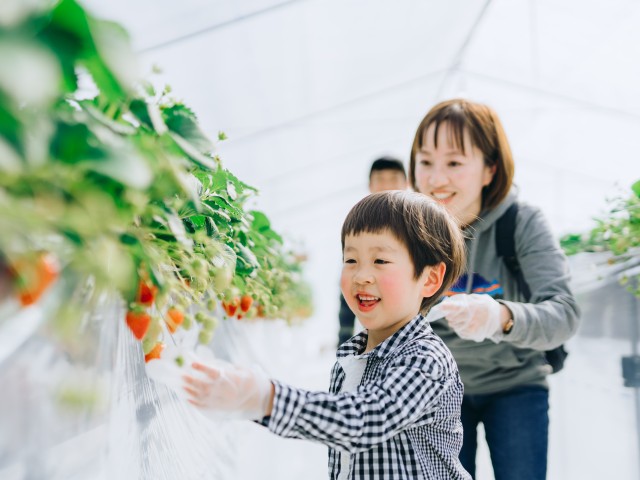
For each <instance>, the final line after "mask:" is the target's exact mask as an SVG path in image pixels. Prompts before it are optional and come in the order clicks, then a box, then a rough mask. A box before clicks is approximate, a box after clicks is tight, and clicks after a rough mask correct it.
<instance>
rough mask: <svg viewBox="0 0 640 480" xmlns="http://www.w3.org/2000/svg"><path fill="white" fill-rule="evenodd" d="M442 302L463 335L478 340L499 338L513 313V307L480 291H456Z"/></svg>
mask: <svg viewBox="0 0 640 480" xmlns="http://www.w3.org/2000/svg"><path fill="white" fill-rule="evenodd" d="M438 306H439V310H440V311H441V312H442V313H443V314H444V315H445V317H446V318H447V321H448V322H449V325H450V326H451V328H453V330H454V331H455V332H456V333H457V334H458V335H459V336H460V338H464V339H466V340H473V341H475V342H481V341H483V340H485V339H487V338H489V339H491V340H493V341H495V342H498V341H499V340H500V339H501V338H502V336H503V334H502V328H503V325H504V324H505V323H506V321H507V320H508V319H509V318H510V316H511V313H510V312H509V309H508V308H507V307H505V306H504V305H501V304H500V303H498V302H497V301H496V300H494V299H493V298H492V297H491V296H489V295H479V294H476V293H472V294H458V295H452V296H451V297H448V298H446V299H444V300H443V301H442V302H441V303H440V304H439V305H438Z"/></svg>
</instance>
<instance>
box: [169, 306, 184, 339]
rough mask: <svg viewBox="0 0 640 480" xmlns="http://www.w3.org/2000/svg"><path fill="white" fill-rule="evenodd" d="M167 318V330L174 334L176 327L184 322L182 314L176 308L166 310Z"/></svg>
mask: <svg viewBox="0 0 640 480" xmlns="http://www.w3.org/2000/svg"><path fill="white" fill-rule="evenodd" d="M167 317H169V319H168V320H167V328H168V329H169V331H170V332H171V333H175V331H176V330H177V329H178V327H179V326H180V325H182V322H184V313H182V311H180V310H178V309H177V308H176V307H171V308H170V309H169V310H167Z"/></svg>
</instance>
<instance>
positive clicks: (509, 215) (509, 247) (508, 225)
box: [496, 202, 568, 373]
mask: <svg viewBox="0 0 640 480" xmlns="http://www.w3.org/2000/svg"><path fill="white" fill-rule="evenodd" d="M517 215H518V204H517V203H516V202H514V203H512V204H511V205H510V206H509V208H508V209H507V211H506V212H504V213H503V214H502V216H501V217H500V218H499V219H498V220H497V221H496V252H497V254H498V257H502V261H503V262H504V264H505V266H506V267H507V269H508V270H509V271H510V272H511V273H512V274H513V276H514V277H516V283H517V284H518V289H519V290H520V292H521V293H522V295H524V298H525V299H526V300H527V301H529V299H530V298H531V289H530V288H529V284H528V283H527V281H526V280H525V279H524V275H523V273H522V269H521V268H520V262H519V261H518V255H516V239H515V233H516V216H517ZM544 353H545V356H546V359H547V362H549V365H551V368H552V370H553V373H556V372H558V371H560V370H562V367H563V366H564V361H565V359H566V358H567V355H568V353H567V351H566V350H565V349H564V346H563V345H560V346H559V347H556V348H554V349H553V350H547V351H546V352H544Z"/></svg>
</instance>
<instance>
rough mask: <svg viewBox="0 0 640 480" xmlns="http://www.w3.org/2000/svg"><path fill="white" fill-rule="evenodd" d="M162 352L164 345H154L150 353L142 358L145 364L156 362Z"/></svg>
mask: <svg viewBox="0 0 640 480" xmlns="http://www.w3.org/2000/svg"><path fill="white" fill-rule="evenodd" d="M163 350H164V343H162V342H158V343H156V345H155V346H154V347H153V349H151V351H150V352H149V353H147V354H146V355H145V356H144V361H145V363H147V362H149V361H151V360H156V359H158V358H160V355H161V354H162V351H163Z"/></svg>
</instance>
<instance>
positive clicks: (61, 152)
mask: <svg viewBox="0 0 640 480" xmlns="http://www.w3.org/2000/svg"><path fill="white" fill-rule="evenodd" d="M21 8H22V9H23V10H24V11H23V12H22V13H23V14H22V15H15V16H14V17H13V18H12V19H11V21H7V22H4V23H2V24H1V25H0V52H2V54H3V62H7V63H8V62H10V61H11V59H12V58H15V59H18V58H19V59H20V62H16V63H15V64H16V68H11V69H3V70H2V72H1V74H0V231H2V235H1V236H0V265H2V266H3V267H2V269H0V270H1V271H2V272H4V273H3V275H4V276H8V277H10V278H11V279H12V283H13V289H14V291H15V295H16V296H19V297H20V298H21V299H22V300H21V301H22V302H23V304H25V305H28V304H31V303H33V302H36V301H37V300H38V298H39V297H40V296H41V294H42V292H43V291H45V290H46V289H47V288H48V287H49V286H50V285H51V283H52V282H54V281H55V280H56V279H60V280H62V283H63V285H64V287H65V290H64V291H65V295H66V296H67V297H68V298H67V300H68V301H65V302H61V303H63V304H64V307H65V315H66V314H68V313H69V312H71V311H72V310H71V309H70V308H69V307H70V305H71V304H72V302H73V301H76V302H78V304H79V307H80V310H82V309H91V308H93V307H94V306H95V305H96V303H97V302H98V301H99V300H100V298H101V296H102V294H103V293H104V292H105V291H113V290H115V291H116V292H118V293H119V295H120V297H121V298H122V300H123V302H124V303H125V305H126V307H127V310H128V313H127V314H126V318H125V319H123V321H125V322H126V323H127V325H128V326H129V328H130V329H131V331H132V333H133V334H134V336H135V337H136V338H137V339H144V340H145V341H146V344H147V345H148V346H152V345H156V343H157V341H159V339H160V337H161V336H162V331H163V326H165V325H166V328H167V329H168V330H169V331H170V332H175V331H176V329H178V328H189V327H191V326H192V324H193V322H192V319H191V317H190V315H188V314H186V313H185V312H186V311H187V309H189V308H190V307H191V306H196V307H198V308H200V309H205V310H206V309H207V307H211V306H214V305H215V304H216V303H217V302H222V304H223V305H227V307H225V309H228V311H227V313H229V312H230V311H231V309H235V310H234V311H233V314H235V313H236V311H237V310H238V309H240V310H241V311H242V312H244V313H248V312H252V303H250V302H249V301H248V300H245V302H244V304H242V303H241V300H240V298H241V297H242V298H250V299H252V301H255V302H256V304H257V305H260V306H261V308H262V313H263V314H264V315H266V316H267V317H272V318H275V317H277V318H285V319H288V320H291V319H294V318H300V317H304V316H308V315H309V314H310V304H311V303H310V296H309V295H308V294H306V293H305V294H303V295H300V296H295V297H292V292H308V287H307V286H306V284H305V283H304V281H303V279H302V275H301V273H302V269H301V262H300V261H299V260H298V259H297V257H296V256H295V255H294V254H293V253H292V252H291V251H290V250H289V249H287V248H286V247H285V242H284V241H283V239H282V238H281V236H280V235H279V234H278V233H276V232H275V231H274V230H273V229H272V228H271V224H270V221H269V219H268V217H267V216H266V215H265V214H264V213H262V212H259V211H256V210H249V209H248V208H247V207H246V205H247V202H248V201H249V200H250V199H252V198H253V197H254V196H255V195H257V190H256V189H255V188H254V187H252V186H250V185H247V184H245V183H244V182H242V181H241V180H240V179H238V178H237V177H236V176H235V175H233V173H231V172H230V171H229V170H227V169H226V168H224V166H223V165H222V162H221V159H220V158H219V157H218V156H217V155H215V146H216V143H217V142H219V141H222V140H223V139H224V134H219V135H218V137H217V138H216V139H210V138H209V137H208V136H207V135H206V134H205V133H204V132H203V130H202V129H201V127H200V125H199V123H198V120H197V116H196V114H195V113H194V112H193V110H191V109H190V108H189V107H188V106H186V105H185V104H184V103H182V102H180V101H177V100H175V99H174V98H172V97H171V95H170V88H168V87H165V88H164V89H162V90H161V91H157V90H156V88H155V87H153V86H152V85H151V84H150V83H149V82H146V81H143V80H142V79H140V78H138V77H137V75H136V73H135V72H136V68H135V56H134V55H133V53H132V51H131V49H130V47H129V42H128V36H127V34H126V32H125V31H124V30H123V29H122V28H121V27H120V26H119V25H117V24H114V23H111V22H105V21H102V20H99V19H97V18H94V17H93V16H91V15H90V14H89V13H87V12H86V11H85V10H84V9H83V8H82V7H81V6H80V5H79V4H78V3H77V2H76V1H75V0H58V1H55V2H47V3H46V7H43V6H40V7H38V8H36V7H34V6H32V4H31V3H29V2H28V3H27V4H25V5H24V6H23V7H21ZM25 85H29V88H25V87H24V86H25ZM80 85H90V87H82V88H81V87H80ZM24 259H29V261H26V262H25V260H24ZM43 259H47V264H46V265H45V264H43V263H42V262H43ZM49 260H51V262H49ZM54 263H55V265H57V267H56V269H54V268H53V267H50V266H51V265H53V264H54ZM31 268H35V270H37V272H36V273H34V274H32V273H30V272H31V270H30V269H31ZM7 272H9V273H7ZM78 290H81V291H82V295H77V294H75V293H74V292H77V291H78ZM236 297H237V298H238V300H236ZM212 302H213V304H214V305H212ZM301 302H302V304H303V308H300V303H301ZM243 305H244V307H243ZM244 308H246V309H247V310H246V312H245V311H244ZM253 309H256V307H253ZM210 310H213V309H210ZM256 311H257V309H256ZM180 313H181V314H182V317H180ZM233 314H230V316H233ZM50 315H51V317H52V318H56V317H57V315H56V312H51V313H50ZM59 317H60V318H62V317H63V316H62V315H60V316H59ZM207 318H212V317H207ZM201 320H202V321H199V322H198V319H197V318H196V321H197V322H198V323H199V324H200V326H201V328H202V327H203V326H206V327H207V328H203V329H202V332H201V336H202V339H201V340H202V341H205V340H207V339H208V338H209V339H210V336H211V334H212V332H213V328H214V326H215V323H216V322H215V321H213V320H204V319H201ZM67 331H69V332H72V331H73V329H72V328H71V329H69V328H67Z"/></svg>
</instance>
